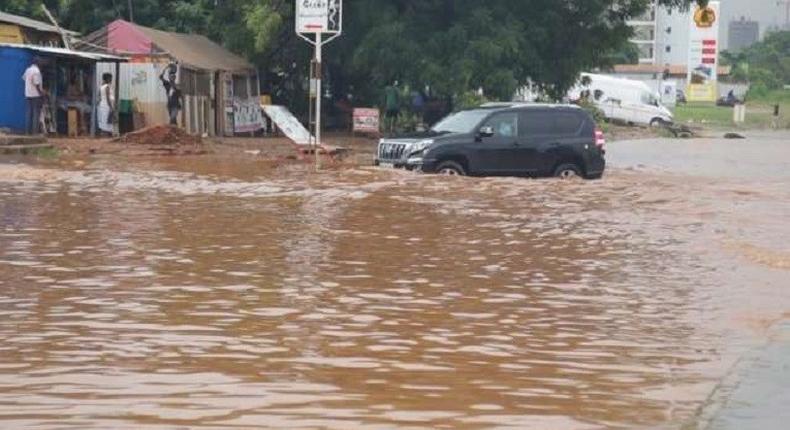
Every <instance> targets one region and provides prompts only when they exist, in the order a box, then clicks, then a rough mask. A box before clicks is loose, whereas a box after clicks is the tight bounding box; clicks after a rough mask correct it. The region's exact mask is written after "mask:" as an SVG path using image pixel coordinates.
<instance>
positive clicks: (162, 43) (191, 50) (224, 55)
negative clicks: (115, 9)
mask: <svg viewBox="0 0 790 430" xmlns="http://www.w3.org/2000/svg"><path fill="white" fill-rule="evenodd" d="M133 25H134V26H135V27H137V28H138V29H139V30H140V31H141V32H143V34H145V36H146V37H148V38H149V39H151V42H153V43H154V44H155V45H156V46H157V47H158V48H159V49H160V50H162V51H165V52H166V53H168V54H170V55H171V56H172V57H173V58H175V59H177V60H179V61H181V62H182V63H185V64H186V65H189V66H193V67H196V68H199V69H205V70H227V71H237V70H238V71H241V70H250V69H253V68H254V67H253V65H252V64H250V62H249V61H247V60H245V59H244V58H242V57H240V56H238V55H236V54H234V53H232V52H230V51H228V50H227V49H225V48H223V47H222V46H220V45H218V44H216V43H214V42H212V41H211V40H209V39H208V38H206V37H205V36H200V35H196V34H182V33H169V32H166V31H161V30H155V29H153V28H148V27H143V26H140V25H136V24H133Z"/></svg>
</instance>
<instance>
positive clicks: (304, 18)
mask: <svg viewBox="0 0 790 430" xmlns="http://www.w3.org/2000/svg"><path fill="white" fill-rule="evenodd" d="M342 16H343V2H342V1H341V0H296V32H297V33H299V34H317V33H329V34H336V33H340V32H341V31H342V24H343V20H342Z"/></svg>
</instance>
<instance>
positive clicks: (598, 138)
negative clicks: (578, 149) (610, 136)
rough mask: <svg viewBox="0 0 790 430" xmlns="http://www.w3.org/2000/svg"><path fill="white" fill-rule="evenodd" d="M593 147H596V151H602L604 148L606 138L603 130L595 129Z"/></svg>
mask: <svg viewBox="0 0 790 430" xmlns="http://www.w3.org/2000/svg"><path fill="white" fill-rule="evenodd" d="M595 146H597V147H598V149H600V150H602V151H603V150H604V147H605V146H606V138H605V137H604V135H603V130H601V129H600V128H596V129H595Z"/></svg>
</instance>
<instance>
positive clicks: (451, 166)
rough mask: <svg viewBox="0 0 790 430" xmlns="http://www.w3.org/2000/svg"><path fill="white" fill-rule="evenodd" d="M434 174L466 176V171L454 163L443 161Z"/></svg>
mask: <svg viewBox="0 0 790 430" xmlns="http://www.w3.org/2000/svg"><path fill="white" fill-rule="evenodd" d="M436 173H438V174H440V175H447V176H466V170H464V167H463V166H461V165H460V164H458V163H456V162H455V161H445V162H442V163H440V164H439V166H438V167H437V168H436Z"/></svg>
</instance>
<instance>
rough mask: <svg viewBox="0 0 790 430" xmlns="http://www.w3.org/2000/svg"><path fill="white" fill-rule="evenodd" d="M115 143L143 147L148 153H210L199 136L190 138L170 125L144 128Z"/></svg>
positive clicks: (190, 136)
mask: <svg viewBox="0 0 790 430" xmlns="http://www.w3.org/2000/svg"><path fill="white" fill-rule="evenodd" d="M115 142H117V143H123V144H127V145H141V146H145V149H146V150H148V151H154V152H156V153H164V154H172V155H188V154H206V153H208V152H210V151H209V150H208V148H207V147H206V146H205V145H204V144H203V139H202V138H201V137H200V136H192V135H190V134H188V133H187V132H185V131H184V130H182V129H180V128H178V127H174V126H171V125H157V126H153V127H148V128H144V129H142V130H138V131H135V132H132V133H129V134H126V135H124V136H121V137H119V138H118V139H115Z"/></svg>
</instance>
